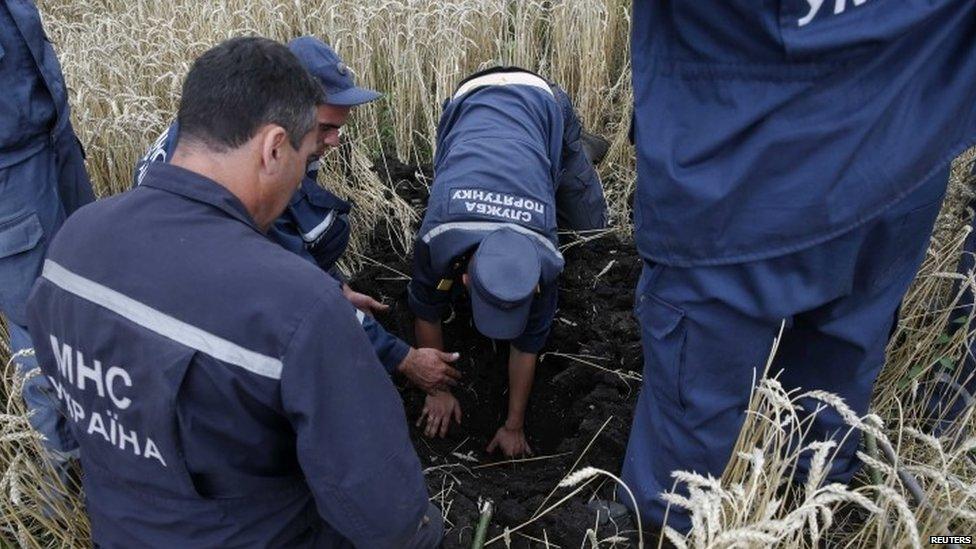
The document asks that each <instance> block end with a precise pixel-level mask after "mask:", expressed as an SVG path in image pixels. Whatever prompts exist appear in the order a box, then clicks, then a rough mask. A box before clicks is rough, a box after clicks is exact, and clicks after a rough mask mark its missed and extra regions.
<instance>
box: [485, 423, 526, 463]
mask: <svg viewBox="0 0 976 549" xmlns="http://www.w3.org/2000/svg"><path fill="white" fill-rule="evenodd" d="M496 448H501V450H502V453H503V454H505V457H509V458H515V457H521V456H524V455H530V456H531V455H532V448H529V443H528V441H527V440H525V430H524V429H509V428H508V427H505V426H504V425H502V426H501V427H499V428H498V431H497V432H496V433H495V438H493V439H491V442H490V443H488V451H489V452H494V451H495V449H496Z"/></svg>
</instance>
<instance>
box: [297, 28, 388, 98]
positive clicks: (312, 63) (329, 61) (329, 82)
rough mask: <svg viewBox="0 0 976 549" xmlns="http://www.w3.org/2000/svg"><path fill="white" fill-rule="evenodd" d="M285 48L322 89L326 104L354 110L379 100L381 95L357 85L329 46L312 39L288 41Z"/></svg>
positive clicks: (308, 37) (304, 38)
mask: <svg viewBox="0 0 976 549" xmlns="http://www.w3.org/2000/svg"><path fill="white" fill-rule="evenodd" d="M288 49H289V50H291V52H292V53H293V54H295V57H298V60H299V61H301V63H302V65H304V66H305V69H306V70H308V72H310V73H311V74H312V76H314V77H315V78H317V79H318V81H319V82H320V83H321V84H322V88H323V89H325V102H326V103H328V104H329V105H336V106H339V107H355V106H356V105H362V104H363V103H369V102H370V101H373V100H375V99H378V98H380V97H382V95H383V94H381V93H380V92H377V91H374V90H369V89H366V88H360V87H358V86H356V80H355V78H354V77H353V74H352V70H350V69H349V67H348V66H346V64H345V63H343V62H342V58H341V57H339V55H338V54H337V53H336V52H335V51H334V50H333V49H332V48H330V47H329V45H328V44H326V43H325V42H323V41H321V40H319V39H318V38H315V37H314V36H302V37H300V38H296V39H294V40H292V41H291V42H288Z"/></svg>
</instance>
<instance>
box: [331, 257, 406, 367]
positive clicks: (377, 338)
mask: <svg viewBox="0 0 976 549" xmlns="http://www.w3.org/2000/svg"><path fill="white" fill-rule="evenodd" d="M329 274H330V275H331V276H332V278H334V279H336V280H337V281H339V287H342V285H343V284H345V283H346V281H345V280H344V279H343V277H342V273H340V272H339V269H338V268H335V267H333V268H332V269H331V270H329ZM356 318H358V319H359V322H360V324H362V326H363V331H364V332H366V337H367V338H369V343H370V345H372V346H373V349H375V350H376V356H377V357H378V358H379V359H380V363H382V364H383V368H385V369H386V371H387V372H388V373H389V374H390V375H393V374H394V373H395V372H396V367H397V366H399V365H400V363H401V362H403V359H404V358H406V357H407V353H409V352H410V345H408V344H407V343H406V342H405V341H403V340H402V339H400V338H398V337H396V336H394V335H393V334H391V333H390V332H387V331H386V329H385V328H383V325H382V324H380V323H379V322H377V321H376V319H375V318H373V317H371V316H367V315H366V314H364V313H363V312H362V311H356Z"/></svg>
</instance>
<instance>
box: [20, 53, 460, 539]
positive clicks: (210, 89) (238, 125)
mask: <svg viewBox="0 0 976 549" xmlns="http://www.w3.org/2000/svg"><path fill="white" fill-rule="evenodd" d="M323 102H324V96H323V93H322V89H321V86H320V85H319V83H317V82H316V81H315V80H314V79H313V78H311V77H310V76H309V74H308V73H307V71H306V70H305V69H304V68H303V67H302V65H301V63H300V62H299V61H298V59H296V58H295V56H294V55H293V54H292V53H291V52H289V51H288V49H287V48H286V47H284V46H283V45H282V44H279V43H277V42H275V41H273V40H268V39H264V38H258V37H242V38H234V39H230V40H227V41H225V42H223V43H221V44H219V45H217V46H215V47H213V48H211V49H210V50H208V51H207V52H206V53H204V54H203V55H202V56H200V58H198V59H197V60H196V61H195V62H194V64H193V66H192V67H191V69H190V72H189V74H188V75H187V77H186V79H185V81H184V83H183V92H182V96H181V99H180V108H179V113H178V115H177V119H178V121H179V123H180V127H181V129H182V131H181V133H182V138H181V140H180V144H179V146H178V147H177V148H176V151H175V154H174V155H173V157H172V159H171V162H169V163H164V162H154V163H152V164H151V165H149V166H148V167H147V168H146V171H145V177H144V179H143V182H142V184H141V185H139V186H138V187H137V188H135V189H132V190H130V191H128V192H125V193H122V194H119V195H116V196H113V197H110V198H106V199H104V200H100V201H98V202H96V203H94V204H90V205H88V206H86V207H84V208H81V209H80V210H79V211H78V212H77V213H75V214H74V215H73V216H72V217H71V218H69V219H68V221H67V222H66V224H65V228H64V230H63V231H61V232H59V234H58V236H57V237H55V239H54V241H53V242H52V244H51V247H50V250H49V253H48V256H47V258H46V259H45V262H44V269H43V272H42V275H41V278H40V279H38V282H37V284H35V285H34V289H33V291H32V292H31V296H30V299H29V302H28V307H27V309H28V322H29V326H30V329H31V333H33V334H35V337H36V340H37V347H36V350H37V357H38V362H40V364H41V368H42V369H43V372H44V374H45V375H46V377H47V378H48V379H49V380H51V382H52V384H53V385H54V387H55V389H56V393H57V394H56V398H57V399H58V400H59V401H60V403H61V404H62V405H63V408H64V410H65V413H66V415H67V416H68V424H69V427H70V429H71V432H72V433H73V434H74V436H75V438H76V439H77V440H78V442H79V444H80V446H81V465H82V469H83V471H84V475H83V482H84V489H85V498H86V512H87V513H88V516H89V518H90V519H91V531H92V540H93V542H94V544H95V545H96V546H98V547H111V548H115V547H369V548H377V549H401V548H417V549H427V548H432V547H436V546H438V545H439V543H440V539H441V537H442V533H443V524H442V519H441V513H440V511H439V510H438V509H437V508H435V507H433V506H432V505H431V503H430V502H429V501H428V497H429V495H428V492H427V487H426V485H425V483H424V475H423V472H422V471H421V468H420V462H419V460H418V459H417V455H416V453H415V451H414V449H413V445H412V444H411V442H410V438H409V433H408V431H407V426H406V417H405V416H404V411H403V404H402V402H401V401H400V399H399V395H398V394H397V392H396V388H395V387H394V386H393V384H392V383H391V382H390V379H389V377H388V376H387V375H385V374H384V372H382V371H381V366H380V365H379V363H378V360H377V357H376V353H375V352H374V350H373V348H372V347H371V346H370V344H369V341H368V339H367V337H366V334H365V333H363V330H362V328H361V326H360V323H359V322H358V321H357V320H356V315H355V313H354V308H353V306H352V305H351V304H350V303H349V301H348V300H347V299H345V298H344V297H343V295H342V293H341V289H340V286H339V283H338V281H336V280H333V279H331V278H328V277H325V276H323V274H322V271H321V269H319V268H318V267H316V266H314V265H312V264H310V263H309V262H308V261H304V260H302V259H300V258H299V257H297V256H296V255H295V254H293V253H290V252H288V251H287V250H285V249H283V248H282V247H281V246H280V245H278V244H276V243H274V242H272V241H271V240H269V239H268V238H267V236H266V234H265V233H266V232H267V231H268V230H269V229H270V228H271V226H272V225H273V223H274V221H275V219H277V218H278V217H279V216H280V215H281V213H282V212H283V211H284V210H285V208H286V207H287V205H288V203H289V201H290V199H291V197H292V195H293V194H294V192H295V188H296V187H297V186H298V184H299V182H300V181H301V179H302V177H303V175H304V174H305V170H306V167H307V164H308V162H310V161H311V160H313V159H314V158H316V153H317V150H318V149H319V148H320V143H319V141H320V139H321V138H320V136H319V131H318V129H317V123H316V117H315V111H316V107H317V106H318V105H320V104H322V103H323ZM120 265H124V266H125V268H119V266H120Z"/></svg>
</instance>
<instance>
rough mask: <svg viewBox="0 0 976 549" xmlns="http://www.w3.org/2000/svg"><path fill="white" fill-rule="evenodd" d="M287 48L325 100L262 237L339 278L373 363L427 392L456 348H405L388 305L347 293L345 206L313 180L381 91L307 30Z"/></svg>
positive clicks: (138, 177)
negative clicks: (297, 175) (300, 171)
mask: <svg viewBox="0 0 976 549" xmlns="http://www.w3.org/2000/svg"><path fill="white" fill-rule="evenodd" d="M288 49H290V50H291V51H292V53H294V54H295V56H296V57H298V59H299V61H301V63H302V65H304V66H305V68H306V69H307V70H308V71H309V73H310V74H312V76H314V77H315V78H316V80H318V82H319V83H320V84H321V85H322V89H323V90H324V91H325V96H326V103H325V104H324V105H320V106H319V107H318V110H317V113H316V117H317V122H318V131H319V134H320V146H319V149H318V150H317V151H316V160H315V161H314V162H311V163H310V164H309V166H308V170H307V172H306V174H305V178H304V179H302V183H301V186H300V187H299V188H298V191H297V192H296V193H295V194H294V196H292V199H291V202H289V204H288V208H287V209H286V210H285V211H284V213H282V214H281V216H280V217H279V218H278V219H277V220H275V224H274V227H273V228H272V229H271V230H270V231H269V232H268V236H269V237H270V238H271V239H273V240H274V241H275V242H277V243H278V244H280V245H281V246H283V247H285V248H286V249H288V250H290V251H292V252H294V253H295V254H298V255H299V256H301V257H302V258H304V259H306V260H308V261H311V262H313V263H315V264H316V265H318V266H319V267H320V268H321V269H322V270H324V271H326V272H328V273H329V274H330V275H332V276H333V277H334V278H337V279H339V280H340V281H342V291H343V294H344V295H345V296H346V298H347V299H349V301H350V302H352V304H353V305H355V306H356V308H357V309H359V310H360V312H361V313H362V314H360V315H359V317H360V320H361V322H362V324H363V329H364V330H366V333H367V335H368V336H369V338H370V341H371V342H372V343H373V346H374V348H375V349H376V353H377V355H378V356H379V358H380V361H381V362H382V364H383V365H384V367H385V368H386V370H387V371H388V372H389V373H391V374H392V373H394V372H401V373H403V374H404V375H405V376H406V377H407V378H408V379H410V380H411V381H412V382H413V383H414V384H415V385H417V386H418V387H420V388H421V389H423V390H425V391H427V392H432V391H434V390H435V389H438V388H443V387H447V386H449V385H453V384H454V383H456V381H455V380H456V379H457V378H458V377H460V374H459V373H458V372H457V370H455V369H454V368H452V367H451V365H450V363H451V362H453V361H455V360H457V354H456V353H444V352H442V351H440V350H436V349H426V348H425V349H412V348H410V346H409V345H408V344H407V343H405V342H404V341H402V340H400V339H398V338H397V337H395V336H393V335H392V334H390V333H388V332H387V331H386V330H384V329H383V327H382V325H380V323H379V322H377V321H376V320H375V319H374V318H373V313H375V312H384V311H386V310H388V309H389V306H388V305H383V304H381V303H379V302H378V301H376V300H375V299H373V298H372V297H370V296H368V295H365V294H361V293H359V292H356V291H353V289H352V288H350V287H349V285H348V284H346V283H345V281H344V280H343V277H342V275H341V274H340V273H339V270H338V268H337V267H336V262H337V261H338V260H339V258H340V257H341V256H342V253H343V252H344V251H345V249H346V245H347V244H348V242H349V220H348V214H349V211H350V209H351V208H352V205H351V204H350V203H349V202H347V201H345V200H343V199H341V198H339V197H338V196H336V195H335V194H333V193H332V192H330V191H328V190H327V189H324V188H322V187H321V186H320V185H319V184H318V183H317V180H318V168H319V164H320V160H318V158H320V157H321V156H322V155H323V154H325V152H326V150H328V149H330V148H335V147H338V146H339V138H340V134H341V131H342V127H343V126H344V125H345V124H346V121H347V120H348V118H349V114H350V112H351V110H352V108H353V107H356V106H358V105H362V104H364V103H368V102H370V101H374V100H376V99H378V98H379V97H381V96H382V95H381V94H380V93H379V92H376V91H373V90H370V89H365V88H361V87H358V86H356V83H355V79H354V77H353V74H352V71H351V70H350V69H349V67H347V66H346V64H345V63H343V62H342V59H340V58H339V56H338V55H337V54H336V52H335V51H334V50H333V49H332V48H331V47H329V45H328V44H326V43H324V42H322V41H321V40H319V39H318V38H315V37H312V36H303V37H300V38H296V39H294V40H292V41H291V42H289V43H288ZM179 136H180V127H179V123H178V122H174V123H173V124H171V125H170V127H169V128H168V129H167V130H166V131H165V132H163V134H162V135H161V136H160V137H159V138H158V139H157V140H156V142H155V143H154V144H153V145H152V147H150V149H149V151H147V152H146V154H145V156H143V158H142V159H141V160H140V161H139V163H138V164H137V165H136V169H135V173H134V174H133V186H136V185H138V184H139V183H140V182H141V181H142V178H143V177H144V175H145V172H146V169H147V168H148V167H149V165H150V164H151V163H152V162H168V161H169V159H170V158H172V155H173V151H174V150H175V149H176V147H177V144H178V142H179Z"/></svg>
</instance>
